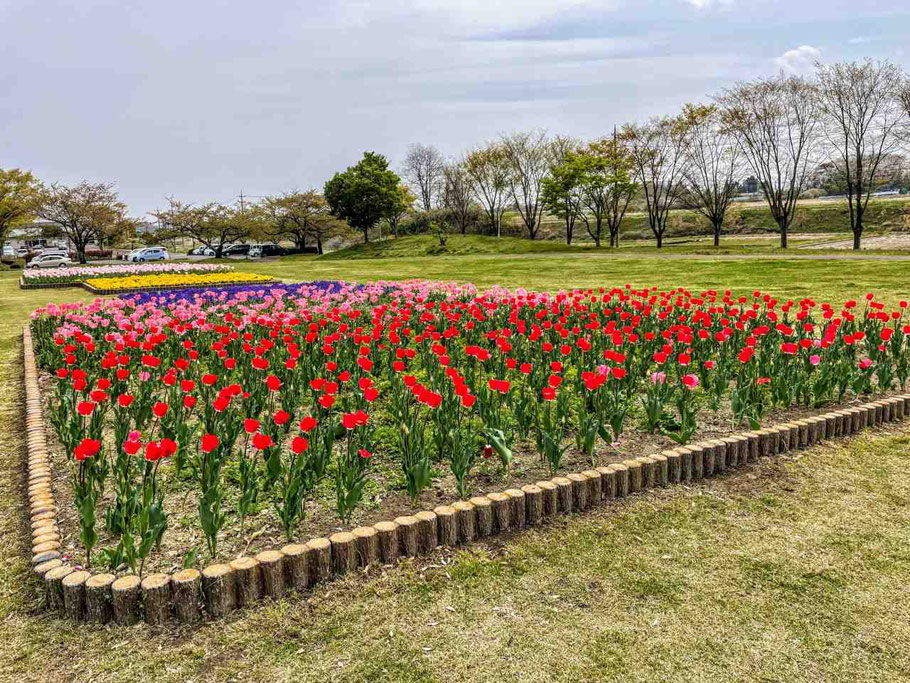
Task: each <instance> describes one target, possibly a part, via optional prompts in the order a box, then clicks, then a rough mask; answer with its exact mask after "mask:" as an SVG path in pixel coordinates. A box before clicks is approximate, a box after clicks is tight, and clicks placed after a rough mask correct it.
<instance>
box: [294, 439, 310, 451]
mask: <svg viewBox="0 0 910 683" xmlns="http://www.w3.org/2000/svg"><path fill="white" fill-rule="evenodd" d="M309 446H310V444H309V442H308V441H307V440H306V439H305V438H304V437H302V436H295V437H294V439H293V441H291V450H292V451H294V453H297V454H298V455H299V454H300V453H303V452H304V451H305V450H306V449H307V448H309Z"/></svg>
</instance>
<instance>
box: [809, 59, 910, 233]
mask: <svg viewBox="0 0 910 683" xmlns="http://www.w3.org/2000/svg"><path fill="white" fill-rule="evenodd" d="M817 69H818V96H819V104H820V107H821V111H822V113H823V114H824V116H825V119H824V124H823V126H822V130H823V131H824V134H825V137H826V138H827V140H828V149H829V150H830V152H831V155H832V157H833V158H834V159H833V160H834V161H836V166H837V167H838V170H839V171H840V172H841V175H842V178H843V181H844V183H845V185H846V188H845V189H846V195H847V205H848V206H849V207H850V229H851V230H852V231H853V248H854V249H859V248H860V246H861V240H862V236H863V216H864V214H865V213H866V207H867V206H868V205H869V198H870V197H871V196H872V192H873V191H875V190H876V189H878V188H879V187H881V186H882V185H883V184H884V182H882V180H883V179H882V177H881V175H880V171H881V170H883V166H882V162H883V161H885V160H886V159H888V158H889V157H890V156H891V155H892V154H893V153H895V152H896V151H897V149H898V144H899V139H898V135H897V133H898V126H899V124H900V123H901V122H902V118H903V114H904V112H903V111H902V109H901V103H900V85H901V82H902V80H903V73H902V71H901V69H900V68H899V67H897V66H895V65H894V64H892V63H891V62H888V61H880V62H873V61H872V60H871V59H867V60H865V61H863V62H844V63H840V64H817ZM885 182H887V179H886V180H885Z"/></svg>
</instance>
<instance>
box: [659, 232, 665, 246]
mask: <svg viewBox="0 0 910 683" xmlns="http://www.w3.org/2000/svg"><path fill="white" fill-rule="evenodd" d="M663 246H664V233H663V232H662V231H661V232H658V233H657V248H658V249H661V248H663Z"/></svg>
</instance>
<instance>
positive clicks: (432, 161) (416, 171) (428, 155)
mask: <svg viewBox="0 0 910 683" xmlns="http://www.w3.org/2000/svg"><path fill="white" fill-rule="evenodd" d="M445 165H446V163H445V158H444V157H443V156H442V152H440V151H439V150H438V149H436V148H435V147H433V146H432V145H421V144H416V145H411V146H410V147H408V153H407V156H405V158H404V165H403V169H402V170H403V172H404V177H405V178H406V179H407V180H408V182H409V183H411V185H412V186H413V187H414V188H416V190H417V194H418V198H419V199H420V205H421V208H422V209H423V210H424V211H430V210H431V209H433V208H434V207H435V206H436V203H437V198H438V196H439V195H440V193H441V192H442V189H443V183H444V171H445Z"/></svg>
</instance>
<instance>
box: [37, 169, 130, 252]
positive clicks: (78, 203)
mask: <svg viewBox="0 0 910 683" xmlns="http://www.w3.org/2000/svg"><path fill="white" fill-rule="evenodd" d="M35 213H36V214H37V215H38V216H39V217H40V218H43V219H44V220H46V221H49V222H51V223H53V224H54V225H55V226H56V227H57V229H58V230H59V231H60V232H61V233H62V234H63V235H64V236H65V237H67V238H68V239H69V240H70V241H71V242H72V243H73V245H74V246H75V247H76V255H77V257H78V258H79V263H85V262H86V258H85V250H86V247H87V246H88V244H89V243H90V242H91V241H92V240H97V239H99V236H108V235H109V236H112V237H113V236H115V235H120V234H122V233H123V232H125V231H128V230H129V229H130V228H131V227H132V226H133V221H132V220H131V219H130V218H129V217H128V216H127V211H126V204H124V203H123V202H121V201H120V200H119V199H118V198H117V192H116V191H115V190H114V185H113V183H89V182H87V181H85V180H83V181H82V182H81V183H79V184H78V185H75V186H73V187H67V186H65V185H57V184H54V185H51V186H50V187H49V188H47V190H46V191H45V192H44V193H43V195H42V196H41V199H40V201H39V203H38V208H37V209H36V211H35Z"/></svg>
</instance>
